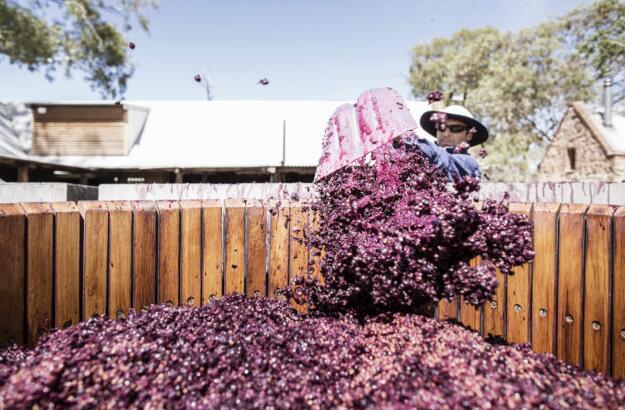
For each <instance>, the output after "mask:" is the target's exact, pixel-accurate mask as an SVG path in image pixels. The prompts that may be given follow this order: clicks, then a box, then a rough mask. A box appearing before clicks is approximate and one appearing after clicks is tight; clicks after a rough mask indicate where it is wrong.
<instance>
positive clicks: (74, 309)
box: [0, 200, 625, 378]
mask: <svg viewBox="0 0 625 410" xmlns="http://www.w3.org/2000/svg"><path fill="white" fill-rule="evenodd" d="M278 205H280V204H277V203H271V202H257V201H248V202H247V203H246V202H244V201H242V200H226V201H223V202H222V201H219V200H203V201H199V200H197V201H192V200H189V201H155V202H152V201H132V202H128V201H126V202H123V201H110V202H97V201H84V202H78V203H74V202H63V203H20V204H2V205H0V345H1V344H6V343H7V342H17V343H28V344H33V343H34V342H35V341H36V340H37V338H38V337H39V336H40V335H41V334H42V333H44V332H45V331H46V330H47V329H49V328H51V327H65V326H69V325H72V324H75V323H77V322H79V321H81V320H85V319H88V318H89V317H92V316H93V315H97V314H106V315H109V316H112V317H119V316H123V315H124V314H126V312H127V311H128V310H129V309H131V308H141V307H143V306H145V305H149V304H151V303H155V302H157V303H172V304H184V303H188V304H192V305H202V304H204V303H206V302H207V301H209V300H210V299H211V298H213V297H219V296H221V295H223V294H229V293H244V294H247V295H253V294H255V293H257V294H260V295H269V296H272V295H274V292H275V290H276V289H277V288H280V287H284V286H286V285H287V284H288V283H289V282H290V281H291V280H293V278H294V277H296V276H297V275H301V274H304V273H305V272H306V271H307V269H309V268H310V270H311V272H312V273H313V274H316V275H318V274H319V264H318V261H316V260H315V258H313V257H312V255H309V252H308V251H307V250H306V248H305V246H304V244H303V243H302V240H301V239H302V228H303V227H304V225H306V224H307V223H315V221H313V219H314V218H313V215H312V213H311V212H310V211H308V210H307V209H306V208H305V207H302V206H301V204H298V203H292V204H290V205H289V204H285V203H283V204H281V205H280V206H278ZM511 209H512V210H513V211H514V212H518V213H524V214H527V215H529V216H530V218H531V219H532V220H533V221H534V226H535V234H534V247H535V250H536V257H535V260H534V262H533V263H531V264H529V265H526V266H522V267H519V268H516V269H515V274H514V275H513V276H505V277H504V275H502V274H501V273H498V275H499V277H500V281H501V283H502V286H500V287H499V288H498V290H497V293H496V295H495V297H494V299H493V300H492V301H489V302H487V303H485V304H484V305H483V306H481V307H479V308H475V307H472V306H470V305H467V304H465V303H463V302H462V301H461V300H452V301H443V302H441V303H440V304H439V306H438V309H437V315H438V317H439V318H441V319H447V318H456V319H458V320H459V321H461V322H462V323H464V324H465V325H467V326H469V327H471V328H473V329H475V330H476V331H479V332H480V333H482V334H483V335H488V334H491V335H496V336H502V337H504V338H505V339H506V340H508V341H510V342H515V343H525V342H530V343H531V344H532V347H533V349H534V350H535V351H537V352H550V353H553V354H555V355H556V356H557V357H559V358H561V359H562V360H565V361H567V362H570V363H575V364H579V365H581V366H583V367H585V368H588V369H594V370H600V371H602V372H605V373H608V374H612V375H613V376H616V377H621V378H623V377H625V207H619V208H615V207H610V206H605V205H591V206H586V205H575V204H555V203H536V204H512V205H511Z"/></svg>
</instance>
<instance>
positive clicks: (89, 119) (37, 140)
mask: <svg viewBox="0 0 625 410" xmlns="http://www.w3.org/2000/svg"><path fill="white" fill-rule="evenodd" d="M31 108H32V113H33V127H32V138H33V139H32V150H31V154H32V155H45V156H48V155H53V156H70V155H76V156H86V155H87V156H88V155H104V156H106V155H128V153H129V152H130V149H131V148H132V146H133V145H134V143H135V141H136V139H137V138H138V136H139V135H140V134H141V130H142V128H143V126H144V124H145V121H146V118H147V116H148V112H149V110H148V109H147V108H144V107H139V106H125V105H121V104H119V105H118V104H111V103H108V104H54V103H35V104H31Z"/></svg>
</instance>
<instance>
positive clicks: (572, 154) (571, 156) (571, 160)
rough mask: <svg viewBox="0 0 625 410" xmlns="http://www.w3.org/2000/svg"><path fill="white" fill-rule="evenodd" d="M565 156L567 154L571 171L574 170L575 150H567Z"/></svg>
mask: <svg viewBox="0 0 625 410" xmlns="http://www.w3.org/2000/svg"><path fill="white" fill-rule="evenodd" d="M566 152H567V154H569V165H570V166H571V169H575V148H567V149H566Z"/></svg>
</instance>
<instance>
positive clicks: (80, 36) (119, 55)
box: [0, 0, 157, 98]
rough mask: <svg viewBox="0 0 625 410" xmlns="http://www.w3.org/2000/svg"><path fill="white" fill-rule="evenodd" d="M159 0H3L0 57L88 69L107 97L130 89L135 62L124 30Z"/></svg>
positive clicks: (48, 68)
mask: <svg viewBox="0 0 625 410" xmlns="http://www.w3.org/2000/svg"><path fill="white" fill-rule="evenodd" d="M156 7H157V3H156V0H116V1H106V0H24V1H11V0H0V61H2V59H8V61H9V63H11V64H16V65H18V66H22V67H25V68H27V69H28V70H30V71H37V70H44V71H45V73H46V76H47V78H48V79H50V80H52V79H53V78H54V77H55V73H56V72H57V71H58V70H59V69H62V70H63V71H64V73H65V74H66V75H68V76H69V75H71V74H72V73H73V72H82V73H83V74H84V75H85V79H86V80H87V81H88V82H89V84H90V85H91V87H92V88H93V89H94V90H97V91H99V92H100V94H101V95H102V96H103V97H111V98H115V97H118V96H120V95H122V94H123V93H124V91H125V90H126V86H127V82H128V79H129V78H130V77H131V76H132V74H133V71H134V68H133V66H132V64H131V62H130V56H129V49H128V41H126V39H125V38H124V34H126V33H128V32H129V31H130V30H132V28H133V27H132V24H134V23H135V22H136V23H137V24H139V27H140V28H141V29H142V30H145V31H148V30H149V20H148V17H147V14H146V13H147V11H148V9H150V8H156Z"/></svg>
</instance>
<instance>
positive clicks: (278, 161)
mask: <svg viewBox="0 0 625 410" xmlns="http://www.w3.org/2000/svg"><path fill="white" fill-rule="evenodd" d="M343 103H345V101H129V102H124V105H125V106H127V107H128V108H129V109H132V108H133V107H135V106H137V107H147V108H148V109H149V114H148V117H147V120H146V123H145V126H144V127H143V130H142V132H141V134H140V136H139V138H138V139H137V141H136V143H135V145H134V146H133V148H132V149H131V151H130V153H129V154H128V155H127V156H31V155H26V154H25V152H26V149H24V150H22V151H21V153H22V155H25V156H26V159H30V160H33V161H39V162H46V163H54V164H59V165H67V166H77V167H85V168H91V169H94V168H101V169H157V168H182V169H184V168H246V167H269V166H271V167H277V166H281V165H284V166H287V167H288V166H290V167H309V166H310V167H314V166H316V165H317V162H318V160H319V157H320V155H321V142H322V139H323V134H324V130H325V127H326V124H327V122H328V120H329V118H330V116H331V115H332V113H333V112H334V110H335V109H336V108H337V107H338V106H339V105H341V104H343ZM42 104H43V103H42ZM48 104H49V103H48ZM56 104H62V103H56ZM67 104H68V105H74V104H76V102H68V103H67ZM94 104H95V105H100V104H101V103H100V102H96V103H94ZM407 105H408V107H409V109H410V111H411V113H412V114H413V115H414V116H415V119H416V120H417V122H418V119H419V116H420V115H421V113H422V112H423V111H425V110H426V109H427V103H426V102H420V101H419V102H408V103H407ZM419 131H420V130H418V131H417V132H418V133H419ZM420 133H421V134H423V133H424V132H423V131H421V132H420ZM12 135H13V134H11V133H0V138H2V139H3V140H5V139H9V140H10V139H11V138H14V137H13V136H12ZM283 139H284V145H283ZM4 142H5V143H7V141H4ZM283 148H284V164H282V160H283ZM7 153H8V151H7ZM14 154H15V155H19V152H15V153H14ZM3 155H4V154H3Z"/></svg>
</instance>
